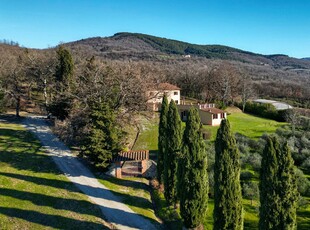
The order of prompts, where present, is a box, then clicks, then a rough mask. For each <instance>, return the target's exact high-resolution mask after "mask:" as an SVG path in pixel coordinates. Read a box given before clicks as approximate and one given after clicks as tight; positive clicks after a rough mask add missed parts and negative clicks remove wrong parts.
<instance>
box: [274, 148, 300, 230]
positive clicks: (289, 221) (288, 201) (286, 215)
mask: <svg viewBox="0 0 310 230" xmlns="http://www.w3.org/2000/svg"><path fill="white" fill-rule="evenodd" d="M281 150H282V151H281V154H280V156H279V172H278V175H279V180H280V181H279V183H278V191H279V197H280V201H281V211H280V223H281V225H280V228H281V229H296V228H297V225H296V208H297V201H298V197H299V194H298V189H297V178H296V174H295V170H294V160H293V158H292V156H291V153H290V151H289V148H288V145H287V143H285V144H284V145H283V147H282V148H281Z"/></svg>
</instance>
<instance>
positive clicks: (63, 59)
mask: <svg viewBox="0 0 310 230" xmlns="http://www.w3.org/2000/svg"><path fill="white" fill-rule="evenodd" d="M56 52H57V58H58V64H57V66H56V73H55V77H56V82H57V83H58V84H57V87H58V90H60V91H61V92H63V91H64V90H65V89H64V86H65V87H68V86H70V82H71V80H72V79H71V78H72V76H73V68H74V64H73V58H72V56H71V53H70V51H69V50H67V49H66V48H64V47H63V46H60V47H59V48H58V50H57V51H56Z"/></svg>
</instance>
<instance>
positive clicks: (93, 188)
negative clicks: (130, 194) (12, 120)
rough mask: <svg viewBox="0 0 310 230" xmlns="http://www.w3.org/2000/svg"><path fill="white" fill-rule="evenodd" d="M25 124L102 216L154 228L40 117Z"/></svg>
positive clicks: (134, 226) (119, 224)
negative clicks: (87, 165)
mask: <svg viewBox="0 0 310 230" xmlns="http://www.w3.org/2000/svg"><path fill="white" fill-rule="evenodd" d="M23 124H24V126H25V127H26V128H27V129H28V130H30V131H31V132H32V133H34V134H35V135H36V136H37V138H38V139H39V140H40V141H41V143H42V145H43V146H44V148H45V149H46V152H47V154H48V155H49V156H51V157H52V158H53V160H54V161H55V163H56V164H57V165H58V167H59V168H60V169H61V170H62V171H63V172H64V174H65V175H66V176H67V177H68V178H69V180H70V181H72V183H74V184H75V185H76V186H77V187H78V188H79V189H80V190H81V191H82V192H83V193H85V194H86V195H87V196H88V197H89V198H90V199H91V200H92V201H93V202H94V203H95V204H97V205H99V207H100V209H101V211H102V213H103V215H104V217H105V219H106V220H107V221H108V222H110V223H112V224H113V225H114V226H115V227H116V228H117V229H156V227H155V226H154V225H153V224H152V223H151V222H150V221H149V220H147V219H145V218H143V217H142V216H140V215H138V214H137V213H135V212H134V211H132V210H131V209H130V208H129V207H128V206H127V205H125V204H123V203H122V202H121V200H120V199H119V198H118V197H116V196H115V195H114V194H112V192H111V191H110V190H109V189H108V188H106V187H105V186H104V185H102V184H101V183H99V181H98V180H97V179H96V178H95V176H94V175H93V174H92V173H91V172H90V171H89V169H88V168H86V167H85V166H84V165H83V164H82V163H81V162H79V161H78V159H77V158H76V157H75V156H74V155H72V153H71V152H70V150H69V149H68V147H66V146H65V145H64V144H63V143H62V142H61V141H59V140H58V138H57V137H56V136H55V135H53V134H52V132H51V130H50V128H49V127H48V125H47V124H46V122H45V121H44V119H43V118H42V117H39V116H32V117H27V118H25V119H24V121H23Z"/></svg>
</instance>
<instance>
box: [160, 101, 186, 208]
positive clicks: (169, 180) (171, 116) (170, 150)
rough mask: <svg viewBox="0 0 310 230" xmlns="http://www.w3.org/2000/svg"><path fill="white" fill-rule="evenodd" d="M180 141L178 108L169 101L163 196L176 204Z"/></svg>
mask: <svg viewBox="0 0 310 230" xmlns="http://www.w3.org/2000/svg"><path fill="white" fill-rule="evenodd" d="M181 143H182V126H181V118H180V115H179V112H178V108H177V106H176V104H175V102H174V101H173V100H171V101H170V104H169V110H168V119H167V140H166V154H165V156H164V186H165V192H164V195H165V198H166V201H167V202H168V204H170V205H171V204H172V203H174V204H176V201H177V196H176V184H177V165H178V155H179V153H180V148H181Z"/></svg>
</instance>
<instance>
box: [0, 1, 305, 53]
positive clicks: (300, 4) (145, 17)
mask: <svg viewBox="0 0 310 230" xmlns="http://www.w3.org/2000/svg"><path fill="white" fill-rule="evenodd" d="M117 32H138V33H146V34H151V35H155V36H159V37H166V38H172V39H176V40H181V41H186V42H190V43H196V44H220V45H227V46H232V47H235V48H240V49H243V50H247V51H252V52H255V53H261V54H278V53H281V54H287V55H289V56H292V57H298V58H300V57H310V1H308V0H295V1H294V0H204V1H201V0H197V1H195V0H192V1H185V0H178V1H177V0H74V1H73V0H0V39H10V40H13V41H17V42H19V43H20V44H21V45H23V46H26V47H31V48H47V47H48V46H55V45H57V44H59V43H60V42H69V41H74V40H79V39H82V38H88V37H95V36H101V37H105V36H111V35H113V34H115V33H117Z"/></svg>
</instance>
